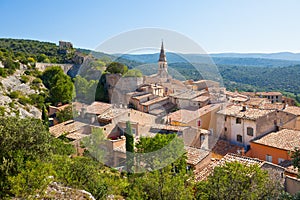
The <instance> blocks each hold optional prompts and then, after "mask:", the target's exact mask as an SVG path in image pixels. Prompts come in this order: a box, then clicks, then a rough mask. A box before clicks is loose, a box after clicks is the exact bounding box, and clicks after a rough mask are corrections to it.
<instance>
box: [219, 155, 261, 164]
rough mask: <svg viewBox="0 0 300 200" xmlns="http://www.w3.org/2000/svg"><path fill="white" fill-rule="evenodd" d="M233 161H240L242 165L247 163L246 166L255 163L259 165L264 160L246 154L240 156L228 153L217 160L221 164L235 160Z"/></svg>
mask: <svg viewBox="0 0 300 200" xmlns="http://www.w3.org/2000/svg"><path fill="white" fill-rule="evenodd" d="M235 161H237V162H239V163H242V164H244V165H247V166H249V165H255V164H257V165H259V166H261V165H262V164H263V163H264V161H262V160H259V159H257V158H250V157H247V156H241V155H238V154H233V153H228V154H226V155H225V156H224V157H223V158H222V159H221V160H220V161H219V163H218V165H223V164H225V163H226V162H235Z"/></svg>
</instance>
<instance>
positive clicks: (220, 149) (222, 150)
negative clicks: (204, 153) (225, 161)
mask: <svg viewBox="0 0 300 200" xmlns="http://www.w3.org/2000/svg"><path fill="white" fill-rule="evenodd" d="M242 150H243V147H241V146H237V145H234V144H231V143H230V142H228V141H225V140H221V139H219V140H218V141H217V143H216V144H215V145H214V147H213V149H212V152H213V153H214V154H217V155H221V156H225V155H226V154H227V153H234V154H236V153H238V152H242Z"/></svg>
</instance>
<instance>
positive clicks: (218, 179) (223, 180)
mask: <svg viewBox="0 0 300 200" xmlns="http://www.w3.org/2000/svg"><path fill="white" fill-rule="evenodd" d="M276 187H277V185H276V184H275V183H274V181H273V180H271V179H270V178H269V176H268V172H267V171H264V170H262V169H260V167H259V166H258V165H250V166H246V165H244V164H241V163H239V162H228V163H225V165H223V166H218V167H215V169H214V172H213V174H212V175H210V176H209V177H208V180H207V181H202V182H199V183H198V184H197V187H196V198H197V199H224V200H225V199H273V198H276V197H277V196H278V195H279V194H280V192H281V191H280V190H278V188H276Z"/></svg>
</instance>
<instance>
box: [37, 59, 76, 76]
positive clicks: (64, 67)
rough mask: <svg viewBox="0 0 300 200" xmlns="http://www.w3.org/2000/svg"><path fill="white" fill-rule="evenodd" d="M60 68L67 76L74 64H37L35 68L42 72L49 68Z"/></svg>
mask: <svg viewBox="0 0 300 200" xmlns="http://www.w3.org/2000/svg"><path fill="white" fill-rule="evenodd" d="M53 66H60V67H61V68H62V70H63V71H64V73H65V74H67V73H68V71H69V70H70V69H71V68H72V67H73V64H59V63H38V62H37V63H35V68H36V69H37V70H39V71H41V72H43V71H45V70H46V69H47V68H48V67H53Z"/></svg>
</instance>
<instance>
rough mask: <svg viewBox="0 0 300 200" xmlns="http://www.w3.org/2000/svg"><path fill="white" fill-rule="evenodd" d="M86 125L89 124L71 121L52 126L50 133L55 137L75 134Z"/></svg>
mask: <svg viewBox="0 0 300 200" xmlns="http://www.w3.org/2000/svg"><path fill="white" fill-rule="evenodd" d="M86 125H87V124H85V123H82V122H79V121H74V120H69V121H66V122H63V123H60V124H57V125H55V126H51V127H50V128H49V132H50V133H51V134H52V135H53V136H54V137H59V136H61V135H63V134H64V133H73V132H75V131H78V130H80V129H81V128H83V127H84V126H86Z"/></svg>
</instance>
